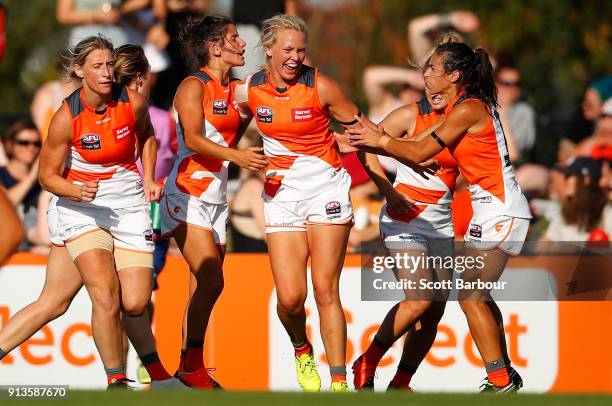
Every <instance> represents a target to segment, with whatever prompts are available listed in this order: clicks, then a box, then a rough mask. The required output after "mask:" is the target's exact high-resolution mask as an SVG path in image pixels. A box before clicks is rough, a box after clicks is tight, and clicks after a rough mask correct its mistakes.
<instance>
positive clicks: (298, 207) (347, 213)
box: [264, 181, 353, 234]
mask: <svg viewBox="0 0 612 406" xmlns="http://www.w3.org/2000/svg"><path fill="white" fill-rule="evenodd" d="M350 187H351V184H350V181H349V182H342V183H340V184H338V185H336V186H335V187H333V188H330V189H329V190H327V191H325V192H323V193H321V194H320V195H317V196H314V197H311V198H310V199H305V200H298V201H295V202H277V201H275V200H274V198H270V197H268V196H267V195H264V216H265V218H266V233H267V234H270V233H278V232H281V231H306V225H308V224H311V225H333V224H349V223H351V224H352V222H353V205H352V204H351V197H350V195H349V189H350Z"/></svg>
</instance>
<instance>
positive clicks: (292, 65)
mask: <svg viewBox="0 0 612 406" xmlns="http://www.w3.org/2000/svg"><path fill="white" fill-rule="evenodd" d="M286 65H287V66H288V67H289V68H291V69H295V68H297V67H298V65H297V63H288V64H286Z"/></svg>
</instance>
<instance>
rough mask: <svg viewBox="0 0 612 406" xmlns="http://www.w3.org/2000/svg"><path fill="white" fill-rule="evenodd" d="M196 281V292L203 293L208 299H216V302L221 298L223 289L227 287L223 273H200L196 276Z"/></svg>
mask: <svg viewBox="0 0 612 406" xmlns="http://www.w3.org/2000/svg"><path fill="white" fill-rule="evenodd" d="M196 281H197V287H196V292H201V293H203V294H205V296H206V297H208V298H214V299H215V300H216V299H217V298H218V297H219V296H221V293H223V288H224V287H225V281H224V279H223V273H222V272H215V273H213V274H210V273H208V274H205V273H202V272H200V273H198V274H196Z"/></svg>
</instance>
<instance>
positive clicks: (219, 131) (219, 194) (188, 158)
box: [164, 68, 240, 204]
mask: <svg viewBox="0 0 612 406" xmlns="http://www.w3.org/2000/svg"><path fill="white" fill-rule="evenodd" d="M190 77H194V78H196V79H198V80H199V81H200V82H202V86H203V87H204V98H203V100H202V108H203V109H204V118H203V120H202V136H203V137H205V138H207V139H208V140H210V141H212V142H214V143H217V144H219V145H223V146H225V147H235V146H236V142H237V133H238V129H239V128H240V114H239V113H238V109H237V107H236V104H235V101H234V94H235V88H236V84H237V83H238V82H237V81H236V80H231V81H230V82H229V83H221V81H220V80H219V79H217V78H216V77H215V76H214V75H213V74H212V73H211V72H209V71H208V70H207V69H206V68H202V69H200V70H199V71H198V72H196V73H194V74H192V75H191V76H190ZM176 119H177V124H178V125H177V126H176V127H177V135H178V142H179V150H178V158H177V160H176V161H175V163H174V167H173V168H172V172H171V173H170V175H169V176H168V180H167V181H166V185H165V187H164V193H166V194H172V193H185V194H188V195H191V196H195V197H198V198H200V199H202V200H203V201H205V202H208V203H213V204H220V203H226V202H227V198H226V194H227V168H228V165H229V162H228V161H223V160H221V159H217V158H212V157H209V156H204V155H200V154H196V153H195V152H193V151H191V150H189V149H187V147H185V134H184V133H183V126H182V125H181V123H180V120H179V117H178V114H177V115H176Z"/></svg>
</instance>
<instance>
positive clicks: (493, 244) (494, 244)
mask: <svg viewBox="0 0 612 406" xmlns="http://www.w3.org/2000/svg"><path fill="white" fill-rule="evenodd" d="M529 222H530V220H529V219H525V218H520V217H510V216H498V217H491V218H489V219H485V220H480V219H478V218H476V217H472V220H470V225H469V226H468V231H467V232H466V233H465V236H464V237H463V238H464V240H465V241H466V244H465V246H466V247H468V248H474V249H479V250H492V249H495V248H499V249H500V250H502V251H504V252H506V253H508V254H510V255H518V254H519V253H520V252H521V249H522V248H523V244H524V243H525V237H526V236H527V230H528V229H529Z"/></svg>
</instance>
